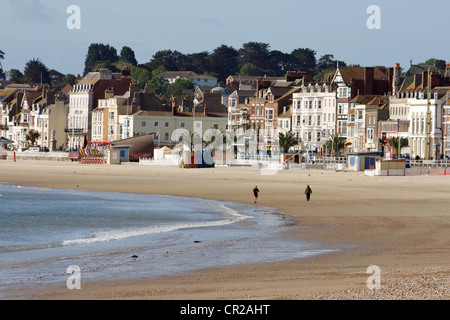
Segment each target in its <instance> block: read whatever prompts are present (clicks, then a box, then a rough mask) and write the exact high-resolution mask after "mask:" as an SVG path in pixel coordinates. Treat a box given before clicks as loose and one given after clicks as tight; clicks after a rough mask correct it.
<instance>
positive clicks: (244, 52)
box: [238, 42, 270, 70]
mask: <svg viewBox="0 0 450 320" xmlns="http://www.w3.org/2000/svg"><path fill="white" fill-rule="evenodd" d="M269 48H270V45H269V44H268V43H262V42H247V43H244V44H243V45H242V48H241V49H239V51H238V53H239V68H242V67H243V66H244V65H245V64H247V63H252V64H254V65H255V66H256V67H258V68H259V69H261V70H266V69H268V61H269V60H270V50H269Z"/></svg>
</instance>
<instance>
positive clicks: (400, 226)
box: [0, 161, 450, 300]
mask: <svg viewBox="0 0 450 320" xmlns="http://www.w3.org/2000/svg"><path fill="white" fill-rule="evenodd" d="M0 172H1V178H0V181H9V182H14V183H17V184H20V185H30V186H38V187H50V188H67V189H85V190H100V191H116V192H133V193H153V194H164V195H166V194H167V195H180V196H189V197H200V198H209V199H219V200H229V201H237V202H242V203H247V204H253V193H252V189H253V187H254V186H255V185H257V186H258V188H259V190H260V194H259V198H258V204H257V205H258V206H266V207H274V208H277V209H278V210H279V211H280V212H282V213H287V214H291V215H293V216H295V217H296V222H297V224H296V225H292V226H291V228H288V230H289V231H287V232H286V233H285V235H284V236H286V237H295V238H297V239H302V240H307V241H312V242H316V243H324V244H327V245H330V246H337V247H339V246H344V245H345V246H349V248H348V249H345V250H342V251H337V252H332V253H328V254H323V255H319V256H314V257H310V258H296V259H293V260H289V261H283V262H274V263H262V264H257V265H239V266H230V267H220V268H211V269H206V270H205V269H202V270H196V271H192V272H187V273H186V274H183V275H176V276H167V277H161V278H158V279H139V280H131V281H115V282H83V284H82V289H81V290H68V289H67V288H66V286H65V284H61V286H60V287H55V288H42V289H38V290H37V291H28V292H26V293H24V298H25V299H164V300H171V299H197V300H202V299H213V300H215V299H285V300H287V299H449V298H450V289H449V287H450V285H449V283H450V209H449V208H450V196H449V195H450V176H414V177H367V176H364V174H363V173H361V172H343V171H341V172H337V171H324V170H317V169H316V170H283V171H279V172H277V173H276V174H274V175H261V173H260V171H259V170H258V168H256V167H217V168H207V169H180V168H175V167H164V166H140V165H138V164H136V163H123V164H122V165H81V164H78V163H69V162H51V161H18V162H15V163H14V162H12V161H0ZM308 184H309V185H310V186H311V188H312V191H313V193H312V196H311V201H310V202H306V197H305V195H304V190H305V188H306V185H308ZM371 265H376V266H378V267H379V268H380V271H381V273H380V280H381V288H380V289H378V290H377V289H375V290H369V289H368V288H367V285H366V280H367V279H368V277H369V276H370V275H371V274H368V273H367V268H368V267H369V266H371Z"/></svg>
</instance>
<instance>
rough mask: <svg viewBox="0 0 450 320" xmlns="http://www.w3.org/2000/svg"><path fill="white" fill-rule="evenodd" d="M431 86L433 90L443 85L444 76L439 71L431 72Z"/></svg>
mask: <svg viewBox="0 0 450 320" xmlns="http://www.w3.org/2000/svg"><path fill="white" fill-rule="evenodd" d="M430 85H431V89H433V88H434V87H439V86H441V85H442V76H441V74H440V73H439V72H437V71H432V72H430Z"/></svg>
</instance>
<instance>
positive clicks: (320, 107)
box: [317, 100, 322, 109]
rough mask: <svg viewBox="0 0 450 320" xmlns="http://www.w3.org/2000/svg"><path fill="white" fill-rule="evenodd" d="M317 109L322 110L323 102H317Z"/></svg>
mask: <svg viewBox="0 0 450 320" xmlns="http://www.w3.org/2000/svg"><path fill="white" fill-rule="evenodd" d="M317 108H319V109H322V101H320V100H319V101H317Z"/></svg>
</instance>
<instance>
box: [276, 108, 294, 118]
mask: <svg viewBox="0 0 450 320" xmlns="http://www.w3.org/2000/svg"><path fill="white" fill-rule="evenodd" d="M291 106H292V105H291ZM291 106H289V107H288V109H287V110H286V112H283V113H282V114H280V115H279V116H278V118H292V111H291Z"/></svg>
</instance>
